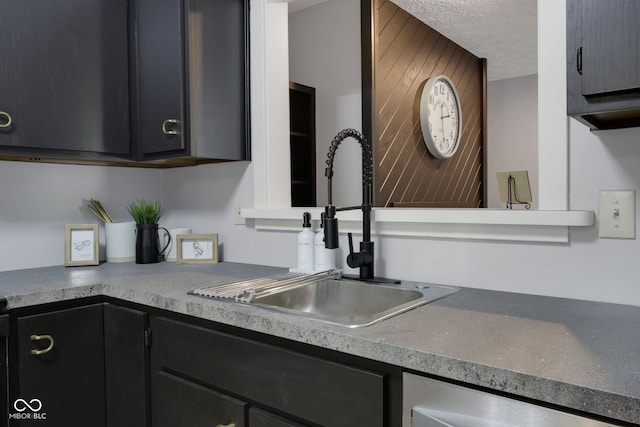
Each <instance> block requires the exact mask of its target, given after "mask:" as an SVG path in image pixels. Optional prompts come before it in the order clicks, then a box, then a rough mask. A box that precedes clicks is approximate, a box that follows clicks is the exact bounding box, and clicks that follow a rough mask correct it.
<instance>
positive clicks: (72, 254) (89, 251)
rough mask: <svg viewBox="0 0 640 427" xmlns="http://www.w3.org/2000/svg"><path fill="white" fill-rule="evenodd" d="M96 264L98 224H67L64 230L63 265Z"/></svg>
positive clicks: (97, 261)
mask: <svg viewBox="0 0 640 427" xmlns="http://www.w3.org/2000/svg"><path fill="white" fill-rule="evenodd" d="M98 264H100V259H99V249H98V224H67V225H66V226H65V229H64V265H65V266H67V267H72V266H79V265H98Z"/></svg>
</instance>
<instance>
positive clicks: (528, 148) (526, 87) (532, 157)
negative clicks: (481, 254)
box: [486, 75, 538, 210]
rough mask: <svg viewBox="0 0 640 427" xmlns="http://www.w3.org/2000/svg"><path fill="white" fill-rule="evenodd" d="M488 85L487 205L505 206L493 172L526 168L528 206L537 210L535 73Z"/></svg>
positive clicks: (521, 207) (494, 206) (536, 83)
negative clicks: (528, 195)
mask: <svg viewBox="0 0 640 427" xmlns="http://www.w3.org/2000/svg"><path fill="white" fill-rule="evenodd" d="M487 86H488V88H487V92H488V95H487V110H488V118H487V127H488V130H487V135H488V159H487V165H486V167H487V183H486V185H487V207H488V208H504V207H505V205H504V203H502V202H501V201H500V197H499V193H498V183H497V180H496V172H506V171H519V170H526V171H528V173H529V181H530V183H531V195H532V197H533V202H532V203H531V209H534V210H535V209H538V76H537V75H532V76H524V77H517V78H512V79H505V80H494V81H491V82H489V83H488V85H487ZM514 209H524V207H523V206H518V205H514Z"/></svg>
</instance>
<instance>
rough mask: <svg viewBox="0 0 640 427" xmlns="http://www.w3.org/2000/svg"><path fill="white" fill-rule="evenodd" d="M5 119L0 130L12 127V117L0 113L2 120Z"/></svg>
mask: <svg viewBox="0 0 640 427" xmlns="http://www.w3.org/2000/svg"><path fill="white" fill-rule="evenodd" d="M2 117H4V121H0V128H8V127H9V126H11V121H12V120H11V115H10V114H9V113H6V112H4V111H0V118H2Z"/></svg>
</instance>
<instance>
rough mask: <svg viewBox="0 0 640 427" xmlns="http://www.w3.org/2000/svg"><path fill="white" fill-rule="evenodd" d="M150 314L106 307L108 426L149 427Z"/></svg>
mask: <svg viewBox="0 0 640 427" xmlns="http://www.w3.org/2000/svg"><path fill="white" fill-rule="evenodd" d="M148 327H149V319H148V314H147V313H145V312H142V311H139V310H134V309H130V308H127V307H120V306H117V305H113V304H105V305H104V351H105V367H104V371H105V382H106V384H105V387H106V411H107V427H121V426H129V427H145V426H148V425H150V420H149V399H148V396H147V389H148V386H149V351H148V347H147V345H146V342H147V340H146V339H145V336H146V333H147V331H148Z"/></svg>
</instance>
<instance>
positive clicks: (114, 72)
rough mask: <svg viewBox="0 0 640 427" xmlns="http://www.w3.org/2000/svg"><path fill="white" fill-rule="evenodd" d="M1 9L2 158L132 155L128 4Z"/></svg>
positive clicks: (29, 3) (64, 0)
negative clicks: (33, 155) (20, 156)
mask: <svg viewBox="0 0 640 427" xmlns="http://www.w3.org/2000/svg"><path fill="white" fill-rule="evenodd" d="M0 10H2V25H1V26H0V111H2V112H3V113H0V156H3V155H24V154H27V155H28V154H38V155H44V156H47V155H48V156H53V157H65V158H82V157H88V158H94V159H102V158H104V156H103V155H104V154H112V155H116V156H121V157H128V156H129V154H130V148H129V141H130V138H129V109H128V102H129V101H128V99H129V98H128V90H129V88H128V66H127V64H128V59H127V1H126V0H59V1H55V2H52V1H45V0H25V1H11V0H0ZM9 117H10V118H9ZM9 122H10V124H9Z"/></svg>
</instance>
